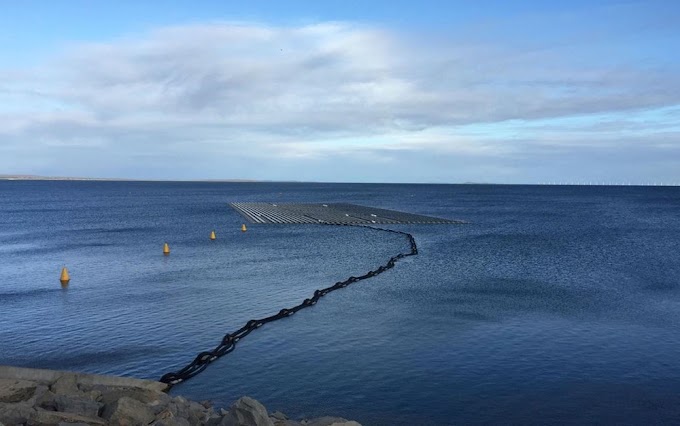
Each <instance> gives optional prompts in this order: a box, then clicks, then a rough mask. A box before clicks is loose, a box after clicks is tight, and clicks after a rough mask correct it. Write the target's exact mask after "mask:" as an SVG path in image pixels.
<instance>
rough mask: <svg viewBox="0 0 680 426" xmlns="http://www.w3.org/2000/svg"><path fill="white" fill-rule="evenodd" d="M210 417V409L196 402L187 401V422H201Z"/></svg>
mask: <svg viewBox="0 0 680 426" xmlns="http://www.w3.org/2000/svg"><path fill="white" fill-rule="evenodd" d="M209 417H210V411H209V410H208V409H207V408H205V407H204V406H203V405H201V404H199V403H198V402H194V401H190V402H189V417H187V419H188V420H189V423H191V424H203V423H205V422H206V421H208V418H209Z"/></svg>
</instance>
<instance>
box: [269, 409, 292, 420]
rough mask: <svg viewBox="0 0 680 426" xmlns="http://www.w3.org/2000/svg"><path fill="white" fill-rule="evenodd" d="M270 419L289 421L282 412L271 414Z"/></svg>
mask: <svg viewBox="0 0 680 426" xmlns="http://www.w3.org/2000/svg"><path fill="white" fill-rule="evenodd" d="M269 417H273V418H275V419H276V420H288V416H286V415H285V414H283V413H282V412H280V411H274V412H273V413H271V414H270V415H269Z"/></svg>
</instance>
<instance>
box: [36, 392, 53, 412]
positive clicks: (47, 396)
mask: <svg viewBox="0 0 680 426" xmlns="http://www.w3.org/2000/svg"><path fill="white" fill-rule="evenodd" d="M37 393H38V391H37V390H36V398H35V402H34V405H35V407H36V408H42V409H43V410H47V411H57V402H56V398H57V395H55V394H54V393H53V392H52V391H49V390H46V391H44V392H42V395H39V396H38V395H37Z"/></svg>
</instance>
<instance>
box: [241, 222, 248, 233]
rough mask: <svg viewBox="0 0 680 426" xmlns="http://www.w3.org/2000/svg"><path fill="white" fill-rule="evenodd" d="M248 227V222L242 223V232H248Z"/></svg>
mask: <svg viewBox="0 0 680 426" xmlns="http://www.w3.org/2000/svg"><path fill="white" fill-rule="evenodd" d="M247 230H248V229H247V228H246V224H245V223H244V224H243V225H241V232H246V231H247Z"/></svg>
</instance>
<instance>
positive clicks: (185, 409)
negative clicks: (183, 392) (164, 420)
mask: <svg viewBox="0 0 680 426" xmlns="http://www.w3.org/2000/svg"><path fill="white" fill-rule="evenodd" d="M168 408H169V409H170V410H171V411H172V413H173V415H174V416H175V417H181V418H184V419H186V418H189V416H190V415H191V413H190V412H189V401H187V400H186V399H185V398H182V397H181V396H176V397H174V398H172V399H171V400H170V402H169V403H168Z"/></svg>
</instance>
